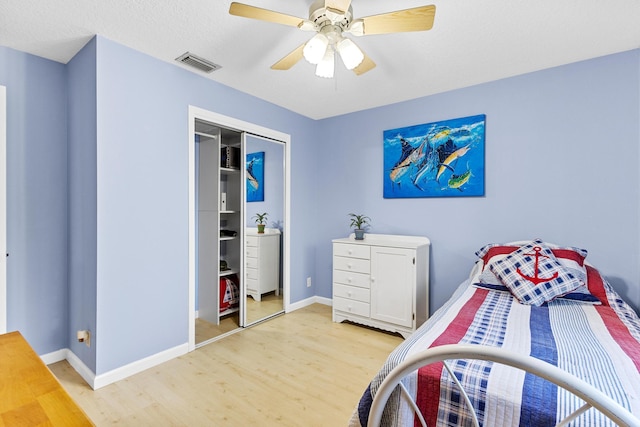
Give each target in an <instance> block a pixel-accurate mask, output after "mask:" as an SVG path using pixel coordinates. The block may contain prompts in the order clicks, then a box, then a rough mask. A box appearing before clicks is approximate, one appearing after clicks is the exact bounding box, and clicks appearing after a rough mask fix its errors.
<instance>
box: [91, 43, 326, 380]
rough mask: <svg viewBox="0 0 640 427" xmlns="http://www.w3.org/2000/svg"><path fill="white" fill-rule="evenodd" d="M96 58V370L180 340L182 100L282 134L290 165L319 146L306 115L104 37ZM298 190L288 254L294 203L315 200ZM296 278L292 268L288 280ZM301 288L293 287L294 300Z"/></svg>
mask: <svg viewBox="0 0 640 427" xmlns="http://www.w3.org/2000/svg"><path fill="white" fill-rule="evenodd" d="M97 64H98V66H97V76H98V78H97V111H98V127H97V159H98V160H97V331H96V333H97V334H99V338H98V343H99V347H98V356H97V366H96V373H97V374H100V373H104V372H108V371H110V370H112V369H115V368H118V367H120V366H123V365H125V364H127V363H131V362H133V361H136V360H139V359H141V358H144V357H147V356H150V355H153V354H156V353H158V352H160V351H163V350H166V349H168V348H172V347H174V346H178V345H181V344H183V343H186V342H187V340H188V337H187V332H188V325H187V321H188V300H187V297H188V292H187V289H188V287H187V286H188V282H187V277H188V257H187V255H188V253H187V243H188V228H187V225H188V204H187V201H188V170H187V167H188V151H187V149H188V144H189V143H190V141H189V139H188V106H189V105H195V106H198V107H200V108H203V109H206V110H210V111H214V112H216V113H219V114H224V115H227V116H231V117H235V118H237V119H240V120H245V121H248V122H252V123H255V124H258V125H262V126H265V127H269V128H272V129H275V130H278V131H281V132H284V133H288V134H290V135H291V139H292V154H291V155H292V161H293V163H309V161H310V159H312V158H313V157H314V154H315V151H316V148H315V147H316V146H317V144H316V137H313V136H312V135H313V134H312V133H311V132H310V129H311V128H312V127H313V126H312V123H313V122H312V120H310V119H308V118H305V117H303V116H300V115H297V114H294V113H292V112H290V111H287V110H285V109H282V108H280V107H276V106H274V105H273V104H269V103H267V102H264V101H260V100H258V99H256V98H254V97H251V96H248V95H246V94H243V93H241V92H238V91H235V90H233V89H230V88H228V87H225V86H222V85H220V84H217V83H215V82H212V81H211V80H208V79H205V78H202V77H200V76H198V75H195V74H193V73H191V72H188V71H186V70H184V69H182V68H180V67H177V66H175V65H173V64H167V63H165V62H161V61H158V60H156V59H154V58H151V57H149V56H146V55H143V54H140V53H139V52H136V51H133V50H131V49H129V48H126V47H124V46H122V45H119V44H116V43H113V42H111V41H109V40H107V39H104V38H102V37H98V38H97ZM300 190H301V189H299V188H296V187H294V188H293V189H292V199H293V200H295V202H294V204H293V206H292V216H293V218H296V219H295V221H292V224H291V225H292V248H291V253H298V247H299V246H300V242H304V237H303V235H302V234H301V233H297V232H296V228H297V227H305V225H306V224H307V223H308V221H309V219H310V218H308V217H304V216H300V218H298V216H296V215H298V214H297V213H296V211H297V210H298V209H299V207H300V205H301V204H305V203H315V202H313V201H312V200H311V196H308V195H306V194H303V193H304V192H305V191H306V190H303V191H302V192H301V191H300ZM295 236H299V237H295ZM312 262H313V260H310V261H309V263H312ZM303 277H305V272H303V271H300V270H299V268H297V267H296V268H294V270H293V271H292V282H293V284H294V286H295V283H303V282H304V279H303ZM308 296H311V293H310V290H307V288H305V287H296V288H295V289H294V290H293V291H292V298H293V300H294V301H296V300H299V299H301V298H305V297H308ZM139 331H144V334H140V333H139ZM114 349H117V350H116V351H114Z"/></svg>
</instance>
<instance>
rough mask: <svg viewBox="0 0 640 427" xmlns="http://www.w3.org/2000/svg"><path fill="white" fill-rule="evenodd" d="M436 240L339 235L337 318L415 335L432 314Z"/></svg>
mask: <svg viewBox="0 0 640 427" xmlns="http://www.w3.org/2000/svg"><path fill="white" fill-rule="evenodd" d="M430 244H431V243H430V241H429V239H428V238H426V237H418V236H394V235H384V234H365V239H364V240H355V239H354V236H353V235H351V236H350V237H348V238H344V239H335V240H333V321H334V322H342V321H344V320H349V321H352V322H356V323H360V324H363V325H368V326H372V327H375V328H379V329H384V330H387V331H391V332H398V333H400V334H402V336H404V337H405V338H406V337H407V336H409V335H410V334H411V333H412V332H413V331H415V330H416V328H417V327H419V326H420V325H422V324H423V323H424V322H425V321H426V320H427V318H428V317H429V247H430Z"/></svg>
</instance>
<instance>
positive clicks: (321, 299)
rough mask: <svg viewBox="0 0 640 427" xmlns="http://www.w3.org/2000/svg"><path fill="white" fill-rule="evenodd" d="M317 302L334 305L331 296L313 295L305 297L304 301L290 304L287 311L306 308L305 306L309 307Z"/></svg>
mask: <svg viewBox="0 0 640 427" xmlns="http://www.w3.org/2000/svg"><path fill="white" fill-rule="evenodd" d="M316 303H318V304H324V305H328V306H332V305H333V300H332V299H331V298H325V297H319V296H314V297H311V298H307V299H303V300H302V301H298V302H296V303H293V304H289V307H288V309H287V313H290V312H292V311H296V310H299V309H301V308H304V307H307V306H309V305H311V304H316Z"/></svg>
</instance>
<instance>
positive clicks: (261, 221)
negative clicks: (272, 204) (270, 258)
mask: <svg viewBox="0 0 640 427" xmlns="http://www.w3.org/2000/svg"><path fill="white" fill-rule="evenodd" d="M253 218H254V219H255V220H256V224H257V225H258V234H264V227H265V225H266V224H265V223H266V222H267V213H266V212H265V213H257V214H255V215H254V216H253Z"/></svg>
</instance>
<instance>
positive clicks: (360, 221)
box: [349, 213, 371, 240]
mask: <svg viewBox="0 0 640 427" xmlns="http://www.w3.org/2000/svg"><path fill="white" fill-rule="evenodd" d="M349 216H350V217H351V227H353V232H354V233H355V235H356V240H364V231H365V226H366V225H368V224H369V221H371V218H369V217H368V216H366V215H357V214H354V213H350V214H349Z"/></svg>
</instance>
